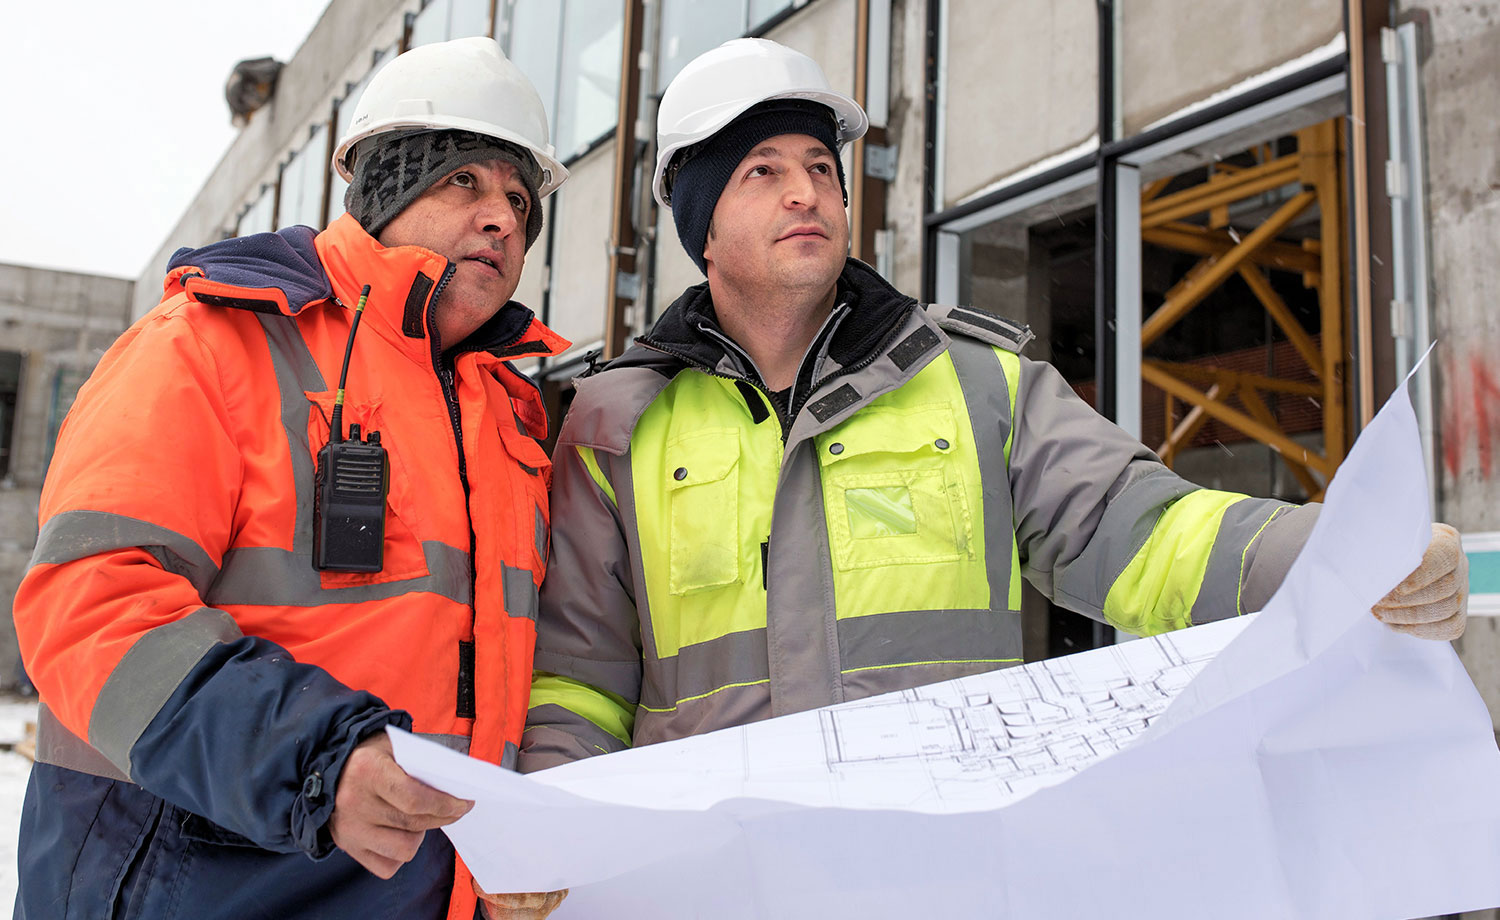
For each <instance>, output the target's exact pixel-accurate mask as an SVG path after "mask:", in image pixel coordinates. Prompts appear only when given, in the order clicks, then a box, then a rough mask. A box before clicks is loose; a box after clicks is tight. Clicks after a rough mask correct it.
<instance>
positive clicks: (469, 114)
mask: <svg viewBox="0 0 1500 920" xmlns="http://www.w3.org/2000/svg"><path fill="white" fill-rule="evenodd" d="M450 130H451V131H471V132H473V133H475V134H482V135H485V136H487V137H495V138H499V139H500V140H503V141H509V142H510V143H512V144H515V145H516V146H518V147H521V148H523V149H525V150H527V151H529V152H530V153H531V155H532V156H533V157H535V158H536V163H537V167H538V169H539V171H540V173H541V181H540V182H539V183H538V185H537V194H538V195H540V196H541V197H543V198H545V197H546V196H548V195H550V194H552V193H553V192H554V191H556V190H557V187H558V186H560V185H562V184H563V181H564V180H565V179H567V178H568V171H567V170H566V169H565V168H563V165H562V164H561V163H559V162H558V161H557V157H556V153H557V151H556V150H555V149H554V148H553V147H552V145H551V144H550V143H548V137H547V111H546V109H544V108H542V99H541V97H540V96H538V95H537V92H536V87H534V86H532V85H531V81H530V80H528V79H526V75H525V74H523V73H521V68H519V67H517V66H516V65H515V64H512V63H511V62H510V61H509V60H508V59H507V58H506V57H505V55H504V54H502V53H501V52H500V45H499V44H497V43H496V42H495V40H494V39H493V38H482V37H476V38H458V39H454V40H453V41H448V42H437V43H435V44H431V45H422V46H421V47H418V48H413V49H411V50H410V51H408V52H406V53H405V54H402V55H399V56H397V57H396V58H395V59H394V60H392V61H391V62H390V63H389V64H387V65H385V66H384V67H382V68H381V69H380V71H379V72H378V73H376V74H375V76H374V77H372V78H371V79H370V85H369V86H367V87H365V91H364V93H363V94H362V95H361V96H360V97H359V101H358V102H357V103H355V105H354V117H353V118H352V119H350V121H349V133H348V134H346V135H344V137H343V138H342V139H340V140H339V146H338V149H337V150H335V151H334V152H333V168H334V169H336V170H338V173H339V175H340V176H343V177H344V178H345V179H346V180H352V179H353V175H354V171H353V165H354V164H353V162H352V156H351V155H352V153H353V151H354V145H355V144H358V143H359V142H360V141H362V140H364V139H365V138H367V137H374V136H375V135H377V134H385V133H387V132H391V131H402V132H406V131H450Z"/></svg>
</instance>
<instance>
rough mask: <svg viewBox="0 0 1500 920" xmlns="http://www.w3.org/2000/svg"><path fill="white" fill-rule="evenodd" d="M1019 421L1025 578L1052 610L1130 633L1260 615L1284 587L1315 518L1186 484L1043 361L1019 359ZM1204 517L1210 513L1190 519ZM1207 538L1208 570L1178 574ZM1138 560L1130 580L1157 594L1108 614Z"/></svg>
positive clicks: (1015, 491) (1014, 480) (1016, 440)
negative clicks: (1184, 553) (1114, 592)
mask: <svg viewBox="0 0 1500 920" xmlns="http://www.w3.org/2000/svg"><path fill="white" fill-rule="evenodd" d="M1014 417H1015V419H1016V423H1015V430H1014V434H1013V441H1012V447H1011V457H1010V485H1011V494H1012V497H1013V501H1014V508H1015V528H1016V540H1017V549H1018V553H1019V556H1020V562H1021V568H1022V572H1023V574H1024V575H1025V576H1026V577H1027V579H1028V580H1030V581H1031V582H1032V584H1034V585H1035V586H1036V587H1037V588H1038V589H1039V590H1041V591H1042V592H1043V593H1044V594H1046V595H1047V596H1048V597H1050V598H1052V600H1053V601H1054V602H1055V603H1057V604H1059V605H1061V606H1064V607H1068V608H1069V609H1072V610H1076V611H1078V612H1081V613H1084V614H1086V615H1088V616H1090V617H1093V618H1095V619H1100V620H1106V621H1107V622H1111V623H1112V624H1113V625H1116V626H1119V627H1120V628H1123V629H1127V630H1128V631H1131V632H1136V633H1140V634H1151V633H1155V632H1161V631H1164V630H1166V629H1172V628H1176V627H1179V626H1186V625H1190V624H1192V623H1201V622H1207V621H1210V620H1216V619H1222V618H1224V617H1227V616H1234V615H1236V614H1238V613H1244V612H1248V611H1249V610H1251V609H1258V607H1255V606H1250V605H1254V604H1257V603H1258V604H1262V605H1263V604H1264V602H1265V599H1266V598H1268V597H1269V596H1270V591H1274V589H1275V587H1276V586H1277V585H1279V584H1280V582H1281V578H1282V576H1283V575H1284V574H1285V572H1286V569H1287V567H1289V566H1290V564H1291V560H1292V559H1293V558H1295V556H1296V553H1297V551H1298V550H1300V549H1301V546H1302V542H1303V541H1304V540H1305V539H1306V534H1307V530H1308V528H1309V527H1310V523H1309V519H1310V518H1311V517H1314V516H1315V514H1316V512H1311V513H1307V512H1295V511H1294V510H1293V509H1294V506H1291V505H1288V504H1287V503H1285V502H1280V501H1275V500H1271V499H1256V498H1250V497H1248V496H1243V495H1239V494H1236V493H1223V492H1211V491H1209V490H1203V489H1200V488H1199V487H1198V486H1195V485H1193V484H1192V483H1190V482H1188V481H1186V480H1184V479H1182V478H1181V477H1180V476H1178V475H1177V474H1175V473H1173V472H1172V471H1171V470H1169V469H1167V468H1166V467H1165V466H1164V465H1163V464H1162V463H1161V462H1160V461H1159V460H1158V459H1157V458H1156V456H1155V454H1153V453H1152V452H1151V451H1150V450H1148V449H1147V448H1146V447H1145V446H1144V445H1143V444H1141V443H1140V442H1139V441H1137V440H1136V439H1135V438H1133V437H1131V436H1130V435H1129V434H1127V433H1126V432H1125V431H1123V430H1122V429H1120V428H1119V427H1118V426H1116V425H1114V424H1113V423H1112V422H1110V421H1108V420H1107V419H1105V418H1104V417H1103V416H1101V415H1099V414H1098V413H1097V412H1095V411H1094V410H1093V409H1092V408H1091V407H1090V406H1089V405H1088V404H1087V403H1085V402H1084V401H1083V400H1082V399H1080V398H1079V397H1078V396H1077V394H1075V393H1074V392H1073V390H1072V388H1071V387H1069V386H1068V384H1067V382H1066V381H1064V380H1063V378H1062V376H1061V375H1060V374H1059V373H1058V372H1057V371H1056V370H1055V369H1054V368H1053V367H1052V366H1051V365H1049V364H1046V363H1043V362H1038V361H1031V360H1028V359H1025V358H1022V359H1021V378H1020V381H1019V386H1018V389H1017V394H1016V411H1015V416H1014ZM1195 493H1196V500H1195V501H1194V502H1190V503H1188V504H1185V505H1183V506H1181V507H1180V508H1179V509H1178V512H1179V513H1176V514H1169V513H1168V512H1169V510H1171V509H1172V508H1173V507H1174V506H1176V505H1177V504H1178V503H1179V502H1181V501H1182V500H1183V499H1184V498H1185V497H1187V496H1189V495H1194V494H1195ZM1197 507H1203V508H1206V509H1208V510H1207V511H1206V512H1204V513H1198V512H1196V511H1190V510H1189V509H1190V508H1197ZM1210 522H1212V523H1210ZM1205 540H1207V541H1211V543H1212V546H1211V547H1210V548H1209V550H1208V553H1207V559H1206V562H1205V563H1204V564H1203V566H1202V571H1201V572H1197V571H1193V570H1191V567H1185V566H1182V565H1179V564H1177V559H1178V557H1179V556H1180V555H1181V553H1180V552H1179V550H1180V549H1181V548H1182V547H1183V546H1185V545H1187V544H1190V543H1197V544H1199V545H1200V546H1201V542H1202V541H1205ZM1200 556H1201V553H1200ZM1138 560H1139V561H1138ZM1133 562H1136V563H1137V565H1136V567H1135V568H1134V569H1132V570H1131V576H1130V577H1131V579H1132V582H1133V581H1134V580H1135V579H1137V578H1140V580H1141V581H1143V582H1146V583H1147V584H1148V587H1147V588H1146V589H1143V590H1139V591H1135V592H1134V593H1133V594H1132V595H1131V600H1130V602H1129V604H1128V605H1127V606H1128V609H1125V610H1123V611H1122V610H1121V609H1120V605H1119V602H1118V600H1116V603H1115V605H1114V608H1113V609H1111V610H1110V612H1109V614H1108V615H1106V599H1107V598H1109V596H1110V591H1111V589H1112V588H1113V587H1115V585H1116V583H1117V582H1118V581H1119V580H1120V579H1121V576H1122V575H1123V574H1125V573H1126V571H1127V567H1130V566H1131V564H1132V563H1133ZM1143 567H1144V568H1146V569H1149V570H1150V571H1148V572H1147V573H1146V574H1145V575H1144V576H1142V575H1141V570H1142V568H1143ZM1252 575H1253V576H1254V577H1253V578H1250V577H1249V576H1252ZM1268 587H1269V590H1267V588H1268ZM1247 588H1248V589H1250V590H1249V593H1248V594H1247V593H1245V590H1246V589H1247ZM1122 594H1130V592H1122ZM1142 596H1145V598H1146V599H1145V600H1142V599H1141V597H1142Z"/></svg>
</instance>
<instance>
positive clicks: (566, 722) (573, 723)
mask: <svg viewBox="0 0 1500 920" xmlns="http://www.w3.org/2000/svg"><path fill="white" fill-rule="evenodd" d="M526 722H527V725H526V731H525V732H523V733H522V734H521V756H520V758H519V760H518V761H517V764H516V767H517V769H519V770H520V771H521V772H522V773H534V772H536V771H537V770H545V769H547V768H548V767H555V766H558V765H559V764H565V763H571V762H572V761H575V760H582V759H583V758H585V757H592V756H594V755H596V754H613V753H615V752H616V751H623V750H625V748H626V745H624V744H621V743H620V739H619V738H616V737H615V736H614V735H611V734H610V733H609V732H607V731H605V730H604V729H602V728H600V727H599V726H597V725H595V724H594V723H593V722H590V721H589V720H588V719H585V718H584V717H583V716H580V715H578V714H577V713H575V712H572V711H570V710H568V709H567V708H565V707H563V706H559V705H557V704H556V703H545V704H543V705H541V706H534V707H532V708H531V709H530V710H529V711H528V712H527V713H526Z"/></svg>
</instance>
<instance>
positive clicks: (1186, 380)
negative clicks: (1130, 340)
mask: <svg viewBox="0 0 1500 920" xmlns="http://www.w3.org/2000/svg"><path fill="white" fill-rule="evenodd" d="M1296 141H1297V149H1296V151H1295V152H1294V153H1290V154H1286V155H1282V156H1275V155H1274V153H1273V148H1272V147H1271V145H1266V146H1263V147H1260V148H1257V150H1256V151H1255V159H1256V161H1257V162H1256V163H1255V165H1253V166H1247V167H1235V166H1231V165H1228V164H1218V165H1216V167H1215V168H1214V169H1212V170H1211V171H1210V173H1209V176H1208V178H1207V179H1206V180H1205V181H1203V182H1201V183H1197V184H1195V185H1192V186H1190V187H1188V188H1183V189H1179V190H1177V191H1173V192H1171V193H1170V194H1163V192H1164V191H1165V190H1166V189H1167V188H1168V187H1169V185H1170V184H1171V183H1172V179H1173V177H1167V178H1164V179H1160V180H1157V181H1156V182H1154V183H1151V184H1150V185H1149V186H1147V187H1146V188H1145V189H1144V190H1143V191H1142V196H1141V197H1142V201H1141V239H1142V241H1143V242H1145V243H1150V244H1153V245H1156V246H1160V247H1163V248H1166V249H1170V250H1174V251H1177V252H1182V253H1188V254H1192V255H1197V256H1199V257H1200V258H1199V260H1198V262H1197V263H1196V264H1195V265H1193V267H1192V268H1191V269H1189V270H1188V271H1187V273H1186V274H1185V275H1184V276H1183V277H1182V278H1181V279H1179V280H1178V281H1177V282H1176V283H1175V284H1174V285H1173V286H1172V287H1171V288H1170V289H1169V290H1168V292H1167V294H1166V297H1165V300H1164V301H1163V303H1162V304H1161V306H1160V307H1159V308H1158V309H1157V310H1156V311H1155V312H1154V313H1152V314H1151V316H1150V317H1149V318H1147V319H1146V320H1145V322H1143V323H1142V325H1141V347H1142V349H1143V350H1144V349H1147V348H1149V347H1150V346H1151V344H1152V343H1153V342H1156V341H1157V340H1159V339H1160V338H1161V337H1162V335H1163V334H1164V333H1166V332H1167V330H1168V329H1170V328H1171V327H1172V326H1173V325H1174V324H1176V323H1177V322H1179V321H1180V320H1181V319H1182V318H1183V317H1184V316H1186V315H1187V314H1188V313H1190V312H1191V311H1192V310H1193V309H1194V308H1195V307H1197V306H1198V305H1199V304H1201V303H1202V302H1203V300H1204V299H1205V298H1206V297H1207V296H1208V295H1209V294H1211V293H1213V292H1214V291H1215V290H1216V289H1218V288H1219V287H1220V286H1222V285H1223V284H1225V283H1226V282H1227V281H1229V279H1230V278H1233V277H1239V278H1241V279H1243V280H1244V281H1245V283H1246V284H1247V285H1248V286H1249V288H1250V290H1251V291H1252V292H1253V293H1254V295H1255V298H1256V300H1258V301H1259V302H1260V305H1261V306H1262V307H1264V308H1265V311H1266V313H1267V314H1268V315H1269V316H1270V318H1271V320H1272V321H1273V322H1274V323H1275V324H1276V326H1277V327H1278V328H1279V329H1280V330H1281V331H1282V333H1283V334H1285V335H1286V337H1287V340H1288V341H1289V342H1290V343H1291V345H1292V347H1293V348H1295V349H1296V352H1297V354H1298V355H1299V356H1300V357H1301V358H1302V360H1303V361H1305V362H1306V364H1307V367H1308V368H1309V369H1310V371H1311V373H1312V376H1313V377H1314V378H1315V380H1314V381H1312V382H1309V381H1307V380H1295V379H1288V378H1284V377H1280V376H1271V375H1266V374H1252V373H1245V372H1243V371H1237V370H1231V369H1227V368H1223V367H1215V366H1212V365H1208V364H1197V363H1183V362H1169V361H1162V360H1158V359H1154V358H1148V357H1145V356H1144V355H1143V357H1142V360H1141V377H1142V379H1143V380H1144V381H1145V382H1146V383H1148V384H1151V385H1152V386H1154V387H1156V388H1158V389H1159V390H1161V391H1162V392H1163V393H1165V394H1166V432H1167V433H1166V437H1165V439H1164V441H1163V442H1162V443H1161V445H1160V446H1159V447H1158V448H1157V453H1158V454H1159V455H1160V456H1161V458H1162V460H1163V461H1164V462H1166V463H1167V465H1168V466H1171V465H1172V464H1173V462H1174V461H1175V459H1176V458H1177V456H1178V454H1179V453H1180V452H1181V451H1182V450H1183V448H1184V447H1186V446H1187V445H1188V444H1190V443H1191V442H1192V440H1193V438H1194V437H1195V436H1196V435H1197V434H1198V432H1199V431H1200V430H1201V429H1202V427H1203V425H1204V424H1206V423H1207V422H1208V421H1209V419H1215V420H1217V421H1219V422H1221V423H1223V424H1225V425H1228V426H1229V427H1231V428H1233V429H1235V430H1236V431H1239V432H1241V433H1243V434H1244V435H1246V436H1248V437H1250V438H1252V439H1254V440H1256V441H1258V442H1260V443H1262V444H1265V445H1267V446H1268V447H1270V448H1271V449H1272V450H1274V451H1276V452H1277V454H1278V455H1279V456H1280V458H1281V460H1282V461H1283V462H1284V463H1285V464H1286V466H1287V468H1288V469H1289V470H1290V471H1291V474H1292V475H1293V476H1294V477H1295V478H1296V479H1297V481H1298V482H1299V483H1300V484H1301V486H1302V487H1303V489H1305V490H1306V492H1307V494H1308V496H1309V497H1310V498H1312V499H1314V500H1317V499H1321V498H1322V495H1323V491H1324V489H1326V488H1327V485H1328V481H1329V480H1330V479H1332V478H1333V474H1334V471H1335V470H1336V469H1337V468H1338V465H1339V463H1340V462H1341V461H1342V460H1343V458H1344V453H1345V451H1346V449H1347V446H1348V445H1347V441H1348V434H1347V432H1348V426H1347V424H1346V417H1345V414H1346V410H1347V400H1346V398H1345V372H1346V358H1345V339H1346V334H1345V327H1346V322H1345V308H1344V303H1345V287H1346V285H1347V279H1346V277H1345V272H1344V270H1343V262H1342V254H1343V252H1344V251H1345V235H1344V234H1345V226H1344V220H1343V215H1344V211H1345V204H1344V202H1345V190H1344V186H1343V179H1342V172H1341V170H1340V166H1339V164H1340V162H1341V159H1342V155H1343V151H1342V143H1343V140H1342V135H1341V132H1340V131H1339V130H1338V122H1337V121H1336V120H1330V121H1326V122H1323V123H1321V124H1317V125H1314V126H1312V127H1309V128H1304V129H1302V130H1300V131H1298V132H1296ZM1287 187H1291V188H1295V189H1296V191H1293V192H1292V193H1291V194H1290V195H1289V197H1286V198H1285V200H1284V201H1282V202H1281V203H1280V205H1279V206H1278V207H1276V209H1275V210H1274V212H1273V213H1271V215H1270V216H1269V217H1267V218H1266V219H1265V220H1263V221H1262V222H1261V223H1260V224H1259V225H1258V226H1256V227H1255V228H1254V229H1253V230H1251V231H1250V232H1249V233H1243V234H1242V233H1240V232H1238V231H1237V230H1236V229H1235V228H1234V227H1232V226H1230V221H1229V214H1230V208H1231V207H1232V206H1234V205H1235V204H1237V203H1240V202H1246V201H1249V200H1251V199H1254V198H1256V197H1257V196H1264V195H1266V194H1267V193H1271V192H1275V191H1277V190H1279V189H1283V188H1287ZM1315 206H1316V208H1317V211H1318V231H1319V232H1318V237H1317V238H1316V239H1313V238H1309V239H1304V240H1301V241H1300V242H1287V241H1285V240H1283V239H1281V237H1282V235H1283V233H1284V231H1286V230H1287V228H1288V227H1290V226H1291V225H1292V223H1293V222H1294V221H1296V220H1297V219H1298V218H1299V217H1300V216H1302V215H1303V214H1304V213H1306V212H1308V211H1309V210H1310V209H1311V208H1313V207H1315ZM1190 218H1197V221H1196V222H1195V221H1194V220H1190ZM1270 271H1281V272H1294V273H1299V274H1300V275H1301V277H1302V283H1303V284H1304V285H1305V286H1306V287H1308V288H1313V289H1316V290H1317V294H1318V308H1319V315H1320V321H1321V332H1320V334H1319V335H1316V336H1315V335H1314V334H1312V333H1310V332H1308V330H1307V329H1306V328H1304V327H1303V326H1302V324H1301V323H1300V322H1299V321H1298V320H1297V318H1296V316H1295V315H1294V314H1293V312H1292V310H1290V309H1289V308H1288V307H1287V305H1286V303H1285V301H1283V299H1282V298H1281V296H1280V295H1279V294H1278V293H1277V292H1276V290H1275V288H1274V287H1273V286H1272V284H1271V281H1270V278H1269V277H1268V275H1267V272H1270ZM1269 394H1286V395H1292V396H1301V397H1306V398H1310V399H1313V400H1315V401H1317V402H1318V404H1319V405H1320V407H1321V410H1322V420H1323V425H1322V450H1321V452H1320V451H1317V450H1313V449H1309V448H1308V447H1307V446H1305V445H1303V444H1302V443H1299V442H1298V441H1296V440H1295V439H1293V437H1292V436H1291V435H1290V434H1289V433H1288V432H1287V431H1285V430H1284V428H1283V426H1282V425H1281V424H1280V423H1279V422H1278V419H1277V417H1276V415H1275V413H1273V412H1272V410H1271V408H1270V406H1268V405H1267V401H1266V396H1267V395H1269ZM1232 402H1237V403H1238V407H1236V406H1235V405H1233V404H1232ZM1179 403H1182V404H1185V405H1186V406H1187V407H1189V408H1188V411H1187V412H1186V413H1185V414H1183V416H1182V417H1181V418H1180V419H1179V418H1177V410H1178V404H1179Z"/></svg>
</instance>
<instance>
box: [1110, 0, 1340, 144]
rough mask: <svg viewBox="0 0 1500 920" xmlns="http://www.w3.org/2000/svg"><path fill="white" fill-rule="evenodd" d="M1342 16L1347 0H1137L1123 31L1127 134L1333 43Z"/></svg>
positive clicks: (1127, 8)
mask: <svg viewBox="0 0 1500 920" xmlns="http://www.w3.org/2000/svg"><path fill="white" fill-rule="evenodd" d="M1343 16H1344V13H1343V3H1342V0H1261V2H1258V3H1244V2H1242V0H1194V2H1192V3H1183V2H1181V0H1130V2H1128V3H1126V4H1125V6H1124V18H1123V21H1122V23H1121V35H1120V45H1121V49H1120V58H1121V76H1120V83H1121V87H1120V89H1121V107H1122V108H1123V110H1124V120H1125V133H1126V134H1127V135H1130V134H1134V133H1136V132H1139V131H1140V130H1141V129H1142V128H1144V127H1145V126H1146V125H1148V124H1150V123H1152V122H1155V121H1157V120H1159V119H1162V118H1165V117H1167V116H1169V115H1171V114H1172V113H1173V112H1175V111H1177V110H1178V109H1181V108H1183V107H1185V106H1188V105H1191V104H1192V103H1194V102H1197V101H1199V100H1201V99H1204V98H1206V97H1208V96H1211V95H1213V94H1214V93H1216V92H1218V91H1220V90H1223V89H1228V88H1229V87H1231V86H1234V85H1235V84H1236V83H1239V82H1240V81H1242V80H1245V79H1247V78H1249V77H1252V76H1255V75H1256V74H1259V73H1263V72H1265V71H1267V70H1270V69H1271V68H1273V67H1275V66H1276V65H1278V64H1282V63H1284V62H1286V61H1290V60H1292V59H1294V58H1297V57H1299V56H1301V55H1303V54H1306V53H1307V52H1309V51H1312V50H1314V49H1316V48H1318V47H1321V46H1322V45H1325V44H1327V43H1328V42H1329V41H1331V40H1332V39H1333V38H1334V37H1335V36H1336V35H1338V34H1339V33H1340V32H1342V31H1343V28H1344V19H1343Z"/></svg>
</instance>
